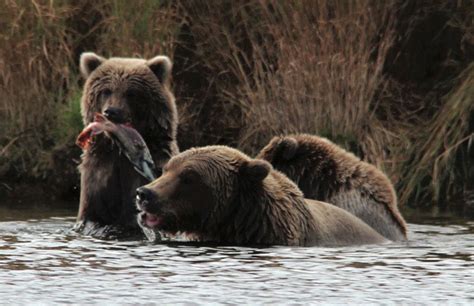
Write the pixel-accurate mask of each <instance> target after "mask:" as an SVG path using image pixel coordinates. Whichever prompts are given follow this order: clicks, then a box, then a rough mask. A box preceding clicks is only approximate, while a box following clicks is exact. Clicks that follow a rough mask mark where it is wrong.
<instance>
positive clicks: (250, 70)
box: [0, 0, 474, 209]
mask: <svg viewBox="0 0 474 306" xmlns="http://www.w3.org/2000/svg"><path fill="white" fill-rule="evenodd" d="M131 5H132V4H131V3H130V2H129V1H124V0H117V1H109V2H103V3H102V2H100V3H97V2H94V1H81V2H78V3H63V2H61V3H58V2H45V3H38V2H29V1H24V2H20V3H19V2H16V1H5V2H2V3H1V4H0V14H1V15H0V28H1V29H3V30H2V33H1V34H2V35H0V89H1V90H2V92H1V96H2V99H1V100H0V131H1V132H0V196H2V197H3V196H7V197H12V196H16V195H19V196H21V195H23V194H30V195H31V196H32V197H37V196H43V195H47V196H48V197H52V198H58V199H59V198H71V197H77V195H78V172H77V170H76V168H77V164H78V160H79V156H80V150H79V149H78V148H76V147H75V146H74V137H75V136H76V135H77V134H78V133H79V131H80V130H81V129H82V121H81V116H80V96H81V87H82V84H83V81H82V80H81V78H80V76H79V71H78V58H79V55H80V53H81V52H83V51H89V50H92V51H95V52H97V53H99V54H102V55H104V56H107V57H108V56H134V57H135V56H143V57H147V58H149V57H152V56H154V55H156V54H167V55H169V56H170V57H171V58H172V59H173V62H174V67H173V90H174V92H175V95H176V98H177V104H178V108H179V113H180V129H179V133H178V141H179V144H180V148H181V149H182V150H184V149H186V148H189V147H192V146H203V145H208V144H226V145H231V146H235V147H238V148H240V149H241V150H243V151H245V152H247V153H248V154H250V155H253V154H255V153H256V152H257V151H258V150H259V149H260V148H261V147H263V146H264V145H265V144H266V142H268V141H269V140H270V139H271V137H272V136H273V135H278V134H286V133H295V132H307V133H314V134H319V135H322V136H325V137H328V138H330V139H331V140H333V141H334V142H336V143H338V144H339V145H341V146H343V147H345V148H346V149H348V150H350V151H353V152H354V153H355V154H356V155H358V156H359V157H361V158H363V159H364V160H367V161H369V162H371V163H373V164H375V165H377V166H378V167H379V168H381V169H382V170H383V171H384V172H385V173H387V175H388V176H389V177H390V179H391V180H392V181H393V182H394V184H395V186H396V189H397V193H398V195H399V198H400V204H401V205H402V206H404V205H407V206H412V207H414V206H416V207H420V206H421V207H424V206H426V207H437V208H439V209H451V208H453V207H450V206H451V205H452V204H451V203H457V202H458V200H457V199H460V198H461V199H462V198H463V197H466V196H465V195H468V196H467V197H469V195H470V194H472V193H473V190H474V185H473V184H474V183H473V182H474V152H473V149H474V148H473V146H472V145H471V144H472V142H473V141H474V136H473V135H474V134H473V133H474V103H473V102H472V101H474V92H473V90H474V64H473V61H474V37H473V35H472V33H474V25H473V23H472V20H473V15H474V7H473V4H472V2H471V1H456V2H449V3H444V1H432V2H429V3H422V2H420V1H403V2H402V1H384V2H379V1H369V0H367V1H362V2H354V3H351V2H347V1H324V0H321V1H318V2H314V1H308V2H305V1H303V2H297V3H291V2H279V1H268V2H265V3H261V2H260V1H245V2H229V3H227V2H222V1H217V2H216V3H210V2H189V1H172V2H166V1H165V2H162V3H157V2H154V1H142V2H139V3H138V4H137V3H134V4H133V7H131ZM32 29H34V30H33V31H32ZM117 50H119V51H117ZM461 202H462V203H470V202H469V200H468V201H461ZM446 203H447V204H446Z"/></svg>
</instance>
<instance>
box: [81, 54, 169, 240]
mask: <svg viewBox="0 0 474 306" xmlns="http://www.w3.org/2000/svg"><path fill="white" fill-rule="evenodd" d="M80 70H81V73H82V74H83V76H84V78H86V82H85V85H84V91H83V96H82V101H81V111H82V117H83V121H84V125H85V126H87V125H88V124H89V123H91V122H92V121H93V120H94V115H95V114H96V113H102V114H103V115H104V116H105V117H107V119H109V120H111V121H112V122H114V123H126V124H130V125H131V126H132V127H134V128H135V129H136V130H137V131H138V132H139V133H140V134H141V135H142V136H143V139H144V140H145V142H146V144H147V145H148V147H149V149H150V152H151V156H152V158H153V161H154V163H155V165H156V167H157V169H155V172H156V173H157V174H160V173H161V167H162V166H163V165H164V164H165V163H166V162H167V161H168V160H169V159H170V157H171V156H173V155H175V154H177V153H178V146H177V143H176V130H177V124H178V116H177V111H176V104H175V100H174V96H173V94H172V93H171V91H170V88H169V76H170V73H171V61H170V60H169V58H168V57H166V56H156V57H154V58H152V59H150V60H144V59H131V58H110V59H105V58H103V57H101V56H98V55H96V54H94V53H90V52H87V53H83V54H82V55H81V59H80ZM122 153H123V152H122ZM79 171H80V173H81V194H80V205H79V212H78V217H77V221H78V222H77V224H76V227H75V228H76V230H78V231H79V232H81V233H83V234H85V235H91V236H95V237H98V238H103V239H107V238H117V237H118V238H132V237H141V236H142V235H143V234H142V231H141V229H140V227H139V226H138V225H137V222H136V213H137V211H136V208H135V204H134V197H135V190H136V188H137V187H139V186H142V185H143V184H145V183H147V180H145V179H144V178H143V177H142V176H140V174H138V173H137V172H136V171H135V170H134V169H133V166H132V165H131V163H130V161H129V160H127V158H126V157H125V156H124V154H121V152H120V149H119V147H118V146H117V145H114V143H113V142H112V141H111V140H110V139H109V138H107V137H105V136H104V135H103V134H101V135H97V136H95V137H94V141H93V143H92V144H91V146H90V148H89V149H87V150H85V151H84V153H83V155H82V162H81V165H80V166H79Z"/></svg>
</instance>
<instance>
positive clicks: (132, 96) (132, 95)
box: [125, 89, 141, 99]
mask: <svg viewBox="0 0 474 306" xmlns="http://www.w3.org/2000/svg"><path fill="white" fill-rule="evenodd" d="M140 95H141V93H140V91H138V90H136V89H129V90H127V91H126V92H125V97H126V98H127V99H136V98H138V97H140Z"/></svg>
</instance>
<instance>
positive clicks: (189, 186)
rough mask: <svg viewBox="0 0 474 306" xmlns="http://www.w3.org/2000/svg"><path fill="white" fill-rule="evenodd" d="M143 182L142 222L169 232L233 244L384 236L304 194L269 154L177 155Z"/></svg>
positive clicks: (210, 151) (219, 149) (325, 242)
mask: <svg viewBox="0 0 474 306" xmlns="http://www.w3.org/2000/svg"><path fill="white" fill-rule="evenodd" d="M163 170H164V171H163V175H162V176H161V177H160V178H158V179H157V180H155V181H153V182H151V183H150V184H148V185H146V186H144V187H141V188H139V189H137V207H138V208H139V210H141V211H142V212H141V213H140V214H139V215H138V222H139V223H140V224H141V225H142V226H144V227H147V228H151V229H154V230H159V231H161V232H164V233H165V234H175V233H178V232H179V233H185V234H187V235H188V237H192V239H193V240H197V241H200V242H211V243H218V244H232V245H247V246H249V245H290V246H339V245H355V244H367V243H382V242H385V241H386V240H385V239H384V238H383V237H382V236H381V235H379V234H378V233H377V232H375V231H374V230H373V229H372V228H370V227H369V226H368V225H367V224H365V223H364V222H362V221H361V220H360V219H358V218H357V217H355V216H353V215H351V214H350V213H348V212H346V211H344V210H342V209H340V208H338V207H335V206H334V205H330V204H327V203H323V202H318V201H313V200H305V199H304V198H303V194H302V193H301V191H300V190H299V189H298V187H297V186H296V185H295V184H294V183H293V182H292V181H291V180H289V179H288V178H287V177H286V176H285V175H284V174H282V173H280V172H278V171H275V170H273V169H272V166H271V165H270V164H269V163H268V162H266V161H263V160H257V159H252V158H250V157H248V156H247V155H245V154H243V153H241V152H240V151H237V150H235V149H232V148H229V147H225V146H208V147H203V148H195V149H190V150H188V151H185V152H183V153H181V154H179V155H177V156H175V157H173V158H172V159H171V160H170V161H169V162H168V163H167V164H166V165H165V167H164V169H163Z"/></svg>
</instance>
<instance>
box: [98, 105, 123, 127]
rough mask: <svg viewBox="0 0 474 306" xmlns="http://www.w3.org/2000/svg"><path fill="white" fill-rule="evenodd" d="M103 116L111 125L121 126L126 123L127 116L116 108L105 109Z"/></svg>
mask: <svg viewBox="0 0 474 306" xmlns="http://www.w3.org/2000/svg"><path fill="white" fill-rule="evenodd" d="M103 115H104V116H105V117H106V118H107V119H109V120H110V121H112V122H113V123H116V124H123V123H127V116H126V115H125V111H124V110H123V109H120V108H118V107H111V106H110V107H107V108H106V109H105V110H104V112H103Z"/></svg>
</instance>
